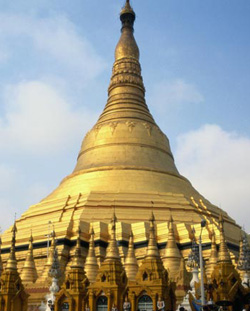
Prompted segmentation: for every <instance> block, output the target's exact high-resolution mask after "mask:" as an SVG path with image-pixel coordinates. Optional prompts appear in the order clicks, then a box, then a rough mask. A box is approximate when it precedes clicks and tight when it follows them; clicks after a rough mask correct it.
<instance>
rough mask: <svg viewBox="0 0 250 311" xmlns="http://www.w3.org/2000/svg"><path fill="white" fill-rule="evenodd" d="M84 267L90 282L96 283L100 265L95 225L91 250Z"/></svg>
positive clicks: (92, 231) (92, 232)
mask: <svg viewBox="0 0 250 311" xmlns="http://www.w3.org/2000/svg"><path fill="white" fill-rule="evenodd" d="M84 268H85V272H86V275H87V278H88V280H89V282H90V283H94V282H95V280H96V276H97V272H98V269H99V266H98V263H97V259H96V255H95V232H94V228H93V227H92V229H91V232H90V241H89V250H88V255H87V258H86V261H85V266H84Z"/></svg>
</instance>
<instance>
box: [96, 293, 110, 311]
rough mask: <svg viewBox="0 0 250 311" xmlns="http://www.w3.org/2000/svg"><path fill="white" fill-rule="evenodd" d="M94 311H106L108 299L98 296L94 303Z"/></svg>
mask: <svg viewBox="0 0 250 311" xmlns="http://www.w3.org/2000/svg"><path fill="white" fill-rule="evenodd" d="M96 311H108V298H107V297H106V296H99V297H98V299H97V302H96Z"/></svg>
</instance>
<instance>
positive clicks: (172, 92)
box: [151, 79, 204, 111]
mask: <svg viewBox="0 0 250 311" xmlns="http://www.w3.org/2000/svg"><path fill="white" fill-rule="evenodd" d="M151 98H152V99H153V100H152V102H153V103H154V105H155V106H156V108H157V109H158V110H160V111H166V106H167V107H168V109H173V108H174V109H176V108H177V109H178V108H180V106H182V105H187V104H199V103H202V102H203V101H204V97H203V95H202V94H201V92H200V91H199V90H198V88H197V86H196V85H195V84H192V83H189V82H186V81H185V80H183V79H176V80H173V81H161V82H159V83H157V84H156V85H155V86H154V88H153V91H152V94H151Z"/></svg>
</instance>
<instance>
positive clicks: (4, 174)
mask: <svg viewBox="0 0 250 311" xmlns="http://www.w3.org/2000/svg"><path fill="white" fill-rule="evenodd" d="M15 175H16V171H15V170H14V169H13V168H11V167H9V166H7V165H4V164H0V176H1V177H0V193H1V192H2V193H4V192H5V191H8V190H10V189H11V188H12V184H13V182H14V181H15Z"/></svg>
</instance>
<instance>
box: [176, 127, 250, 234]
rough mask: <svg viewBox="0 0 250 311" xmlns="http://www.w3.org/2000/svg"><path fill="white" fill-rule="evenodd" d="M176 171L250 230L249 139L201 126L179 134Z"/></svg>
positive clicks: (215, 128)
mask: <svg viewBox="0 0 250 311" xmlns="http://www.w3.org/2000/svg"><path fill="white" fill-rule="evenodd" d="M175 158H176V162H177V166H178V168H179V171H180V172H181V174H183V175H184V176H186V177H188V178H189V179H190V181H191V182H192V183H193V185H194V186H195V188H196V189H197V190H198V191H200V192H201V193H202V194H204V195H205V196H206V197H207V199H208V200H210V201H211V202H213V203H215V204H217V205H221V207H222V208H223V209H224V210H226V211H227V212H228V213H229V214H230V215H231V216H233V218H235V219H236V220H237V221H238V223H239V224H240V225H243V224H245V225H246V227H247V226H248V227H247V230H250V227H249V225H248V222H247V221H246V220H247V219H249V217H250V209H249V206H248V205H249V202H250V191H249V182H250V161H249V159H250V139H249V138H247V137H244V136H241V135H239V134H237V133H234V132H226V131H224V130H223V129H222V128H220V127H219V126H218V125H209V124H207V125H204V126H202V127H201V128H199V129H197V130H196V131H191V132H188V133H186V134H183V135H181V136H179V137H178V142H177V149H176V157H175Z"/></svg>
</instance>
